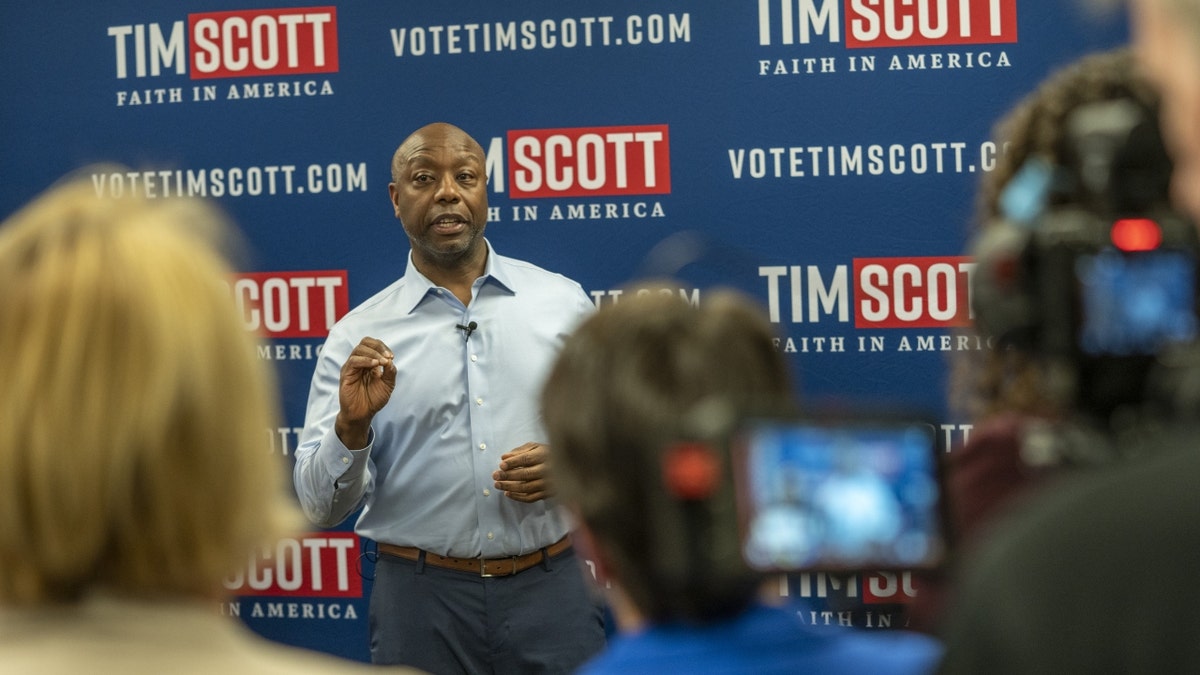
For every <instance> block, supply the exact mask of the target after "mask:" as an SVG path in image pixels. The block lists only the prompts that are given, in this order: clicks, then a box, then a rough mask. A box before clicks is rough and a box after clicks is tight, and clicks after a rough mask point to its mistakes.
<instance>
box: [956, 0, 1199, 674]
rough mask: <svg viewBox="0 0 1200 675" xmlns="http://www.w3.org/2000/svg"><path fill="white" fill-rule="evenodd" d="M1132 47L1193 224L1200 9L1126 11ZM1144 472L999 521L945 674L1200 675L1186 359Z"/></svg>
mask: <svg viewBox="0 0 1200 675" xmlns="http://www.w3.org/2000/svg"><path fill="white" fill-rule="evenodd" d="M1133 8H1134V43H1135V47H1136V50H1137V54H1138V57H1139V61H1140V62H1141V63H1142V64H1143V66H1144V67H1145V70H1146V73H1147V75H1148V76H1149V77H1150V79H1151V80H1152V81H1153V82H1154V83H1155V84H1156V85H1157V86H1159V87H1160V91H1161V93H1162V97H1163V103H1162V108H1163V129H1164V134H1165V136H1166V142H1167V146H1168V148H1170V149H1171V150H1172V156H1173V159H1174V160H1175V164H1176V167H1177V168H1176V172H1175V174H1174V178H1173V183H1174V184H1173V188H1174V190H1173V193H1174V194H1175V195H1176V197H1177V199H1178V203H1179V205H1180V206H1181V207H1183V208H1185V209H1187V210H1189V211H1190V215H1191V217H1192V218H1193V219H1194V220H1195V219H1200V200H1198V199H1197V198H1196V195H1197V194H1200V184H1198V182H1197V180H1198V177H1200V174H1197V173H1196V171H1197V169H1198V167H1200V134H1198V133H1197V129H1200V97H1197V92H1198V91H1200V3H1197V2H1195V1H1194V0H1137V1H1136V2H1134V3H1133ZM1190 357H1191V359H1190V360H1189V359H1188V358H1187V357H1185V358H1183V359H1181V360H1180V361H1177V362H1172V361H1165V362H1164V364H1163V366H1164V367H1169V366H1173V367H1174V370H1175V371H1177V372H1175V373H1174V374H1173V376H1172V377H1171V378H1169V379H1173V380H1175V381H1176V382H1178V383H1182V386H1180V387H1179V389H1178V392H1179V393H1180V394H1183V396H1181V399H1182V400H1181V401H1176V402H1175V403H1176V404H1177V405H1176V406H1175V407H1174V409H1175V411H1176V412H1177V413H1181V415H1180V417H1179V418H1178V419H1175V420H1174V421H1173V423H1170V424H1167V425H1166V428H1165V429H1163V430H1160V431H1159V432H1158V433H1156V434H1147V435H1148V436H1149V438H1143V439H1138V440H1139V441H1140V442H1141V443H1142V444H1143V445H1152V446H1154V450H1156V452H1155V453H1153V454H1152V455H1150V456H1148V457H1145V458H1143V459H1142V460H1140V461H1138V462H1136V463H1133V464H1130V465H1128V466H1122V467H1119V468H1114V469H1112V470H1108V471H1103V472H1095V473H1092V474H1089V475H1081V476H1076V477H1073V478H1072V479H1071V480H1070V481H1069V482H1064V483H1063V484H1062V485H1060V486H1059V487H1058V488H1057V489H1056V490H1054V491H1053V492H1052V493H1046V494H1044V495H1040V496H1039V498H1038V499H1037V500H1036V501H1034V502H1033V503H1030V504H1028V505H1027V506H1026V508H1024V509H1022V510H1021V511H1020V512H1019V513H1015V514H1012V515H1011V517H1010V518H1008V519H1006V522H1005V523H1004V527H1003V529H998V530H997V531H996V532H995V534H994V536H991V537H989V540H988V541H987V542H986V543H985V544H984V545H983V546H982V547H981V550H980V551H979V552H978V553H977V555H976V556H974V557H973V559H972V560H971V561H970V562H969V564H968V566H967V572H966V574H965V576H964V578H963V579H962V581H961V583H960V586H959V591H958V592H957V593H956V597H955V600H954V602H953V604H952V607H951V612H950V614H949V616H948V617H947V621H946V626H947V633H946V634H947V639H948V641H949V646H948V651H947V655H946V660H945V663H944V664H943V666H942V670H943V672H945V673H971V674H977V673H982V674H985V675H986V674H987V673H1113V672H1120V673H1186V672H1200V641H1197V640H1196V630H1197V627H1196V625H1195V616H1196V611H1195V606H1196V594H1195V593H1194V592H1192V590H1191V589H1192V588H1193V587H1194V585H1195V570H1196V569H1197V567H1200V548H1198V547H1197V546H1195V543H1194V539H1195V536H1196V532H1197V530H1200V499H1197V496H1196V482H1197V479H1200V453H1197V452H1196V447H1195V445H1196V438H1197V437H1198V436H1197V432H1198V431H1200V429H1197V425H1196V418H1195V415H1196V411H1197V409H1200V408H1198V407H1197V405H1196V403H1197V402H1196V400H1195V392H1197V391H1200V389H1197V385H1200V380H1198V379H1197V377H1198V376H1200V372H1197V371H1198V368H1197V366H1196V361H1195V354H1194V353H1193V354H1191V355H1190Z"/></svg>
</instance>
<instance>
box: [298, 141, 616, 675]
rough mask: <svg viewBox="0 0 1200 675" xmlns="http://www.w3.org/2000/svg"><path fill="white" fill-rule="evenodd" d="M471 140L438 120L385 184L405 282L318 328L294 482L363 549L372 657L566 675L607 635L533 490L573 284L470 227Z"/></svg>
mask: <svg viewBox="0 0 1200 675" xmlns="http://www.w3.org/2000/svg"><path fill="white" fill-rule="evenodd" d="M485 167H486V157H485V155H484V152H483V148H482V147H481V146H480V144H479V143H478V142H476V141H475V139H473V138H472V137H471V136H469V135H468V134H467V133H466V132H464V131H463V130H462V129H459V128H458V127H455V126H453V125H450V124H445V123H435V124H430V125H428V126H425V127H422V128H420V129H418V130H417V131H415V132H414V133H413V134H412V135H410V136H409V137H408V138H406V139H405V140H404V142H402V143H401V144H400V147H399V148H397V150H396V152H395V155H394V156H393V158H392V182H391V183H390V184H389V185H388V193H389V194H390V196H391V202H392V207H393V209H394V211H395V214H396V218H397V219H398V220H399V221H400V224H401V226H402V227H403V228H404V233H405V235H406V236H407V237H408V241H409V244H410V249H411V250H410V253H409V256H408V259H407V266H406V269H405V270H404V275H403V276H402V277H400V278H399V279H398V280H397V281H395V282H394V283H392V284H391V285H390V286H388V287H387V288H384V289H383V290H382V291H380V292H379V293H377V294H376V295H374V296H373V297H371V298H370V299H369V300H367V301H366V302H364V303H362V304H361V305H359V306H358V307H356V308H355V309H353V310H352V311H351V312H350V313H348V314H347V315H346V316H345V317H343V318H342V319H341V321H339V322H338V323H337V325H335V326H334V327H333V329H332V330H330V333H329V338H328V339H327V340H326V342H325V346H324V348H323V350H322V352H321V357H320V360H319V362H318V363H317V366H316V370H315V372H314V374H313V380H312V386H311V389H310V392H309V399H308V410H307V415H306V419H305V425H304V431H303V433H302V435H301V438H300V444H299V447H298V448H297V450H296V466H295V475H294V478H295V484H296V490H297V493H298V494H299V496H300V501H301V504H302V505H303V507H304V511H305V513H306V514H307V515H308V517H309V519H311V520H312V521H313V522H314V523H315V524H317V525H320V526H322V527H332V526H334V525H337V524H338V523H340V522H342V521H343V520H345V519H346V518H347V517H349V516H350V515H351V514H352V513H355V512H356V511H358V510H359V508H360V507H361V508H362V511H361V513H360V514H359V516H358V519H357V521H356V523H355V531H356V532H357V533H358V534H359V535H360V536H363V537H365V538H368V539H371V540H374V541H375V542H376V543H377V545H378V551H379V554H380V555H379V557H378V560H377V562H376V567H375V582H374V586H373V589H372V592H371V602H370V612H369V614H370V633H371V658H372V661H374V662H376V663H381V664H407V665H412V666H416V667H418V668H422V669H424V670H428V671H430V672H432V673H513V674H520V675H526V674H528V673H568V672H572V671H573V670H574V669H575V668H576V667H578V666H579V665H580V664H581V663H583V662H584V661H585V660H587V658H588V657H589V656H591V655H592V654H594V653H595V652H596V651H598V650H599V649H601V648H602V647H603V646H604V625H603V611H602V607H601V606H600V602H599V599H598V596H597V595H596V594H594V593H592V592H591V589H590V588H589V587H588V586H587V584H586V581H587V580H586V579H585V577H584V575H583V573H582V572H581V566H580V564H579V561H578V560H577V559H576V558H575V552H574V550H573V548H572V546H571V540H570V535H569V533H568V524H567V521H566V520H565V519H564V517H563V513H562V512H561V509H560V507H559V505H558V504H557V503H556V502H555V501H554V499H553V495H552V493H551V491H550V488H549V486H548V485H547V483H546V480H545V476H546V467H547V463H548V461H549V458H550V456H551V450H550V448H549V447H548V446H547V445H546V443H545V441H546V434H545V432H544V431H543V429H542V425H541V420H540V415H539V412H538V396H539V393H540V389H541V386H542V382H543V380H544V379H545V376H546V374H547V372H548V370H549V368H550V366H551V364H552V361H553V359H554V357H555V356H556V355H557V353H558V350H559V348H560V346H561V344H562V342H563V340H564V338H565V337H566V336H567V335H568V334H569V333H570V332H571V331H572V330H573V329H574V328H575V326H576V325H577V324H578V323H580V322H581V321H582V319H583V318H585V317H586V316H588V315H589V314H590V313H591V312H592V310H593V307H594V306H593V304H592V302H591V300H590V299H589V298H588V296H587V294H586V293H584V291H583V289H582V288H581V287H580V286H579V284H577V283H575V282H574V281H572V280H570V279H567V278H566V277H563V276H561V275H558V274H554V273H551V272H548V271H546V270H543V269H541V268H539V267H536V266H534V265H531V264H529V263H526V262H522V261H519V260H514V259H512V258H506V257H504V256H501V255H499V254H497V253H496V252H495V250H494V249H493V248H492V247H491V244H490V243H488V241H487V240H486V239H485V238H484V236H483V235H484V228H485V226H486V224H487V213H488V207H487V175H486V172H485Z"/></svg>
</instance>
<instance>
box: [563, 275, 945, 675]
mask: <svg viewBox="0 0 1200 675" xmlns="http://www.w3.org/2000/svg"><path fill="white" fill-rule="evenodd" d="M625 298H628V299H622V300H621V302H620V303H619V304H613V305H608V306H606V307H605V308H603V309H601V310H600V311H599V312H598V313H597V314H596V315H595V316H593V317H592V318H590V319H589V320H587V321H586V322H585V323H584V324H583V325H582V326H581V327H580V328H579V329H578V330H577V332H576V333H575V334H574V335H572V336H571V337H569V338H568V339H567V341H566V343H565V345H564V347H563V350H562V352H561V354H560V356H559V358H558V360H557V362H556V364H555V366H554V368H553V370H552V372H551V375H550V378H549V380H548V382H547V384H546V387H545V390H544V392H543V396H542V408H543V411H544V414H545V419H546V426H547V429H548V431H549V434H550V443H551V445H552V446H554V448H555V456H554V464H553V465H552V466H551V477H552V479H553V480H554V481H555V485H556V489H557V494H559V495H560V497H561V498H562V500H563V501H564V503H565V504H567V505H568V506H570V507H571V508H572V509H573V511H574V512H575V513H576V515H577V516H578V517H579V519H580V520H581V521H582V525H581V529H580V535H579V536H580V538H581V539H582V540H583V543H582V544H581V546H582V547H584V548H586V552H587V553H588V554H590V555H588V556H587V557H588V558H590V559H591V560H593V561H594V563H595V565H596V568H597V572H598V574H599V576H600V577H601V578H603V579H605V580H607V581H608V582H609V583H610V584H611V594H610V598H609V599H610V602H611V603H612V607H613V613H614V616H615V618H616V622H617V626H618V630H619V635H618V636H617V637H616V638H615V640H613V641H611V642H610V646H609V649H608V650H606V651H605V652H602V653H601V655H599V656H598V657H596V658H595V659H594V660H592V661H591V662H590V663H589V664H587V665H586V666H585V667H584V669H583V670H582V671H581V672H583V673H592V674H595V673H622V674H626V673H664V672H672V671H678V672H692V673H709V672H714V673H715V672H719V673H754V674H755V675H767V674H769V673H802V672H813V673H826V674H828V673H920V672H928V671H929V670H930V669H931V668H932V667H933V664H934V662H935V660H936V659H937V658H938V655H939V654H940V647H939V646H938V645H937V643H936V642H934V641H933V640H931V639H929V638H927V637H924V636H918V635H914V634H905V633H900V632H887V633H872V634H869V635H868V634H863V633H859V632H857V631H855V630H853V629H828V628H821V627H813V626H808V625H805V624H804V623H802V622H801V620H800V618H799V617H797V616H796V615H795V613H794V611H789V610H787V609H783V608H779V607H769V606H767V605H764V604H762V603H760V602H758V601H757V595H758V588H759V586H760V584H761V583H762V578H761V577H760V576H758V575H756V574H754V573H752V572H751V571H750V569H749V568H748V567H747V565H746V563H745V562H744V561H743V559H742V555H741V545H740V542H739V536H738V530H737V520H736V519H737V514H736V509H735V495H734V486H733V481H732V480H731V479H730V475H729V469H730V456H729V452H728V448H727V447H725V446H724V445H723V444H721V443H719V442H708V440H706V436H707V432H706V431H704V430H705V429H706V428H707V427H708V426H709V425H713V424H718V425H719V424H720V420H721V418H723V417H727V416H733V417H736V416H738V415H744V414H748V413H751V412H755V411H761V410H769V409H781V408H787V407H789V400H790V393H789V392H790V387H791V385H790V379H789V376H788V373H787V369H786V364H785V363H784V362H783V360H782V357H781V355H780V354H779V352H778V351H777V349H776V347H775V345H774V342H773V337H774V336H773V333H772V331H771V326H770V324H769V323H768V322H767V321H766V319H765V318H764V317H763V316H762V315H761V314H760V313H759V312H758V311H757V310H756V309H755V308H754V307H753V306H752V305H750V304H749V303H748V301H746V300H743V299H742V298H741V297H740V296H736V295H733V294H731V293H729V292H720V291H718V292H714V293H712V294H709V295H706V296H705V298H704V302H703V304H702V305H701V306H700V307H693V306H691V305H690V304H688V303H687V302H685V301H683V300H681V299H680V298H678V297H676V296H664V295H659V294H650V295H642V296H636V295H634V294H632V293H630V294H626V296H625ZM701 440H703V441H705V442H703V443H701V442H697V441H701Z"/></svg>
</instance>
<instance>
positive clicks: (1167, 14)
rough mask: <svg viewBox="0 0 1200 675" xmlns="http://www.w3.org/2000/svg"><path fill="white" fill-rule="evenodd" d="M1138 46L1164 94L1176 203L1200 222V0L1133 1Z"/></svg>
mask: <svg viewBox="0 0 1200 675" xmlns="http://www.w3.org/2000/svg"><path fill="white" fill-rule="evenodd" d="M1130 5H1131V7H1132V23H1133V38H1134V39H1133V46H1134V50H1135V51H1136V53H1137V56H1138V59H1139V61H1140V62H1141V64H1142V67H1143V68H1144V69H1145V71H1146V74H1147V75H1148V76H1149V77H1150V79H1151V80H1152V81H1153V82H1154V83H1155V84H1156V85H1158V88H1159V90H1160V91H1161V93H1162V124H1163V130H1164V134H1165V135H1166V140H1167V147H1168V148H1170V149H1171V155H1172V158H1173V159H1174V161H1175V178H1174V184H1173V188H1174V190H1173V192H1174V196H1175V200H1176V202H1177V203H1178V204H1179V206H1180V207H1181V208H1183V209H1186V210H1187V211H1188V213H1189V214H1190V215H1191V217H1192V219H1193V220H1195V221H1197V222H1200V1H1197V0H1131V2H1130Z"/></svg>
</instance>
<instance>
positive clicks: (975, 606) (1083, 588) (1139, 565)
mask: <svg viewBox="0 0 1200 675" xmlns="http://www.w3.org/2000/svg"><path fill="white" fill-rule="evenodd" d="M1178 442H1179V439H1178V438H1177V439H1175V440H1173V441H1168V442H1166V443H1165V444H1164V445H1163V452H1162V454H1160V455H1157V456H1154V457H1144V458H1141V459H1139V460H1138V461H1135V462H1131V463H1128V464H1123V465H1118V466H1112V467H1108V468H1105V469H1096V470H1091V471H1088V472H1086V473H1080V474H1078V475H1073V476H1070V477H1063V478H1062V479H1060V480H1059V481H1057V482H1056V483H1055V485H1054V486H1053V489H1051V490H1046V491H1043V492H1042V493H1040V494H1039V495H1038V496H1037V498H1035V499H1031V500H1029V501H1028V502H1027V503H1025V504H1023V505H1022V507H1021V508H1020V509H1018V510H1014V511H1013V512H1011V513H1008V514H1006V516H1005V517H1004V518H1003V520H1002V521H1000V522H999V523H998V524H997V527H995V528H994V529H992V530H991V531H990V532H989V535H988V538H987V541H985V542H982V543H981V545H980V546H979V548H978V549H977V550H976V551H975V552H974V555H972V556H970V557H969V558H968V559H967V560H966V561H965V567H964V573H963V575H962V578H961V580H960V584H959V586H958V590H957V591H956V593H955V597H954V600H953V602H952V606H951V612H950V614H949V616H948V619H947V621H946V627H947V634H946V642H947V656H946V663H945V665H944V672H947V673H973V674H974V673H1010V672H1034V671H1039V669H1040V672H1080V673H1083V672H1109V669H1110V668H1111V667H1112V666H1113V664H1116V663H1123V664H1126V665H1127V666H1128V668H1126V669H1125V672H1166V671H1169V670H1172V669H1174V668H1175V667H1176V666H1178V665H1179V664H1183V663H1188V664H1192V665H1196V666H1198V667H1200V644H1198V643H1197V641H1196V640H1194V638H1193V637H1188V638H1186V639H1182V638H1180V637H1179V636H1178V634H1179V633H1180V631H1184V632H1187V633H1188V634H1189V635H1192V636H1194V634H1195V632H1196V631H1197V630H1200V625H1197V624H1200V622H1198V621H1197V620H1196V619H1193V618H1192V617H1200V615H1198V614H1197V613H1196V611H1195V606H1194V605H1195V601H1194V599H1193V598H1191V597H1190V595H1189V594H1187V593H1181V592H1180V589H1181V588H1190V587H1191V585H1192V584H1193V583H1194V580H1193V579H1194V575H1195V572H1194V570H1195V569H1197V568H1198V567H1200V547H1197V546H1195V545H1194V542H1193V541H1192V540H1193V537H1194V533H1195V532H1196V530H1197V529H1200V499H1197V498H1196V496H1195V485H1196V481H1197V479H1198V478H1200V453H1197V452H1195V451H1186V449H1184V451H1180V448H1178V447H1177V446H1178V444H1179V443H1178ZM1172 446H1176V447H1172ZM1134 616H1136V617H1138V621H1137V622H1135V623H1134V624H1131V623H1130V622H1129V619H1130V617H1134ZM1181 617H1182V618H1181ZM1067 626H1070V627H1071V630H1070V631H1064V628H1065V627H1067ZM1047 635H1056V636H1057V637H1056V638H1055V639H1054V640H1047V639H1046V636H1047ZM1097 636H1109V638H1108V639H1097ZM1172 663H1174V664H1176V666H1172V665H1171V664H1172ZM1134 664H1138V665H1137V666H1136V667H1135V665H1134ZM1059 667H1061V668H1065V670H1060V671H1056V670H1055V668H1059ZM1159 667H1161V668H1163V669H1165V670H1156V668H1159Z"/></svg>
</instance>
